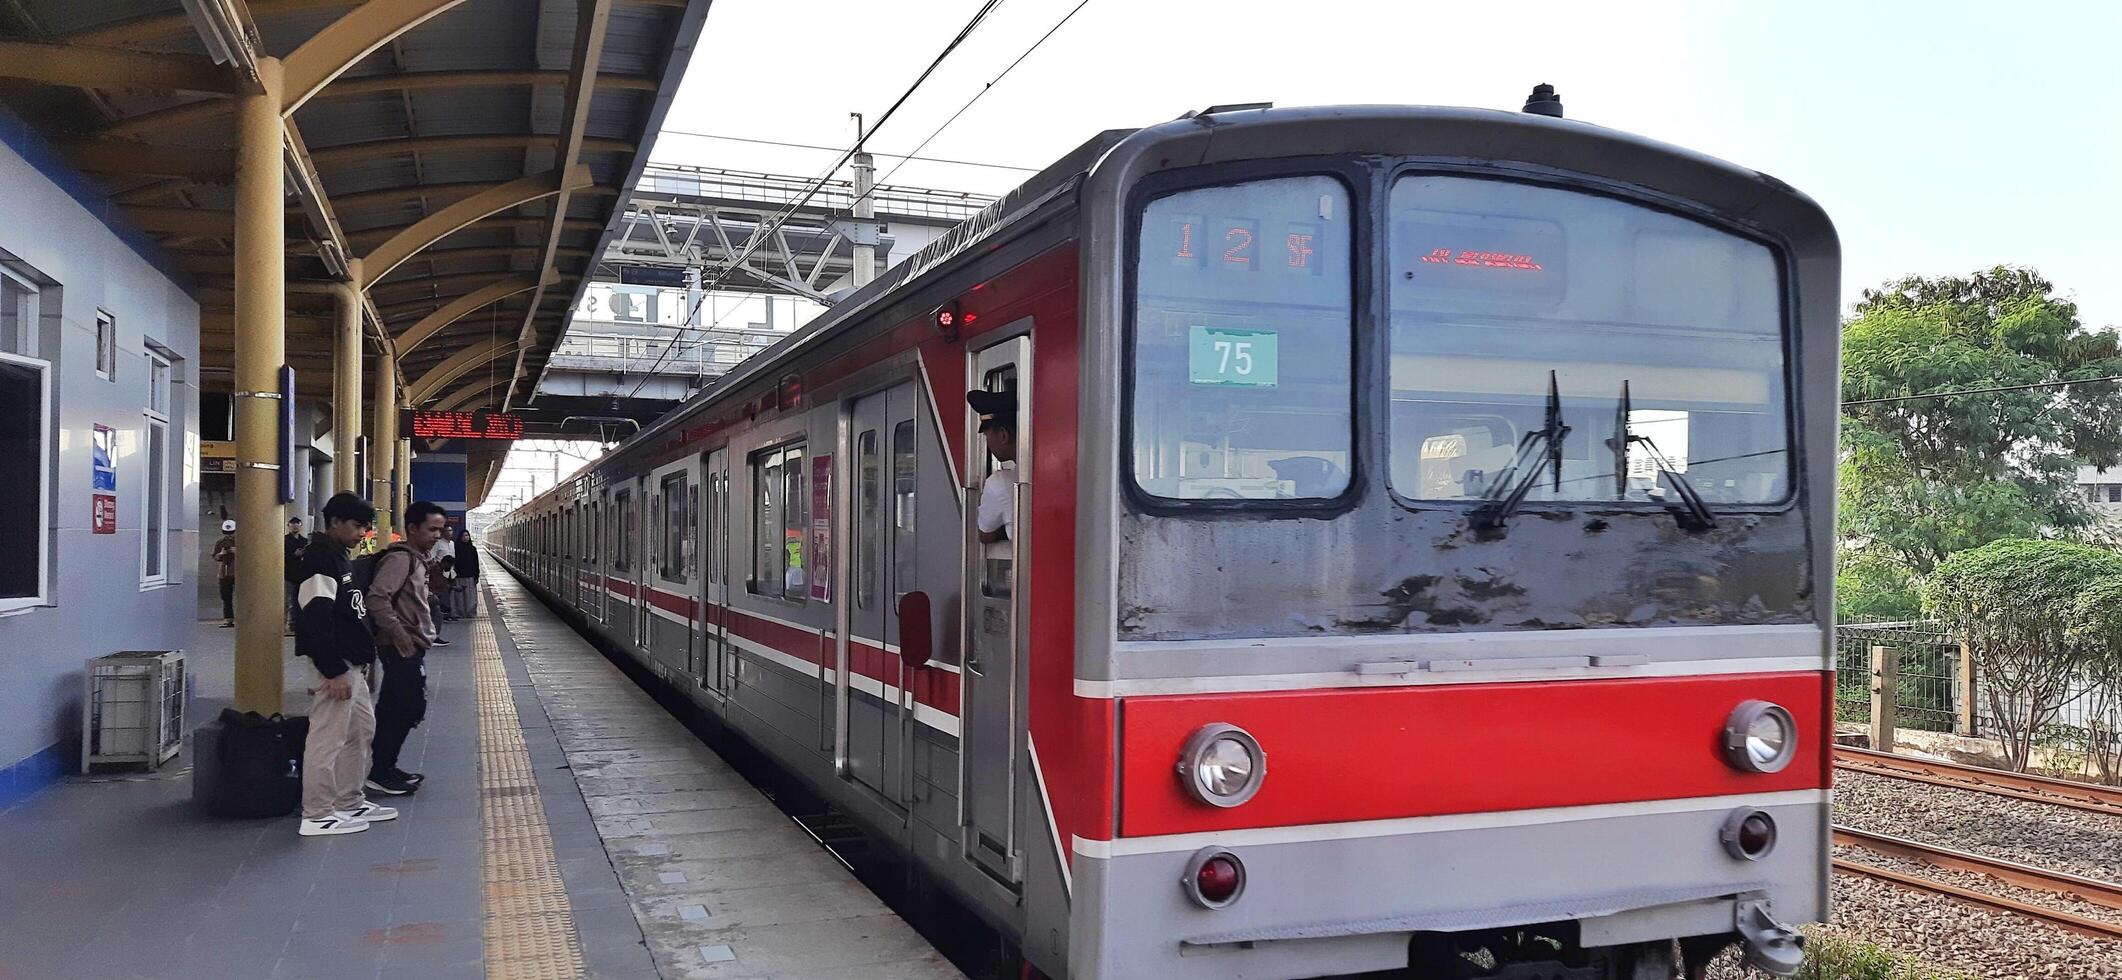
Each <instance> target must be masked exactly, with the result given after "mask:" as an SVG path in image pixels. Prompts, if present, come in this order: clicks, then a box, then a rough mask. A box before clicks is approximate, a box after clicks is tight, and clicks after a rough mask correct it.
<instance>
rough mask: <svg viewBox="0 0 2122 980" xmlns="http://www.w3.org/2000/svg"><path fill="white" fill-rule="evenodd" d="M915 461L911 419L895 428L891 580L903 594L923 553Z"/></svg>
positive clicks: (913, 579)
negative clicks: (917, 523)
mask: <svg viewBox="0 0 2122 980" xmlns="http://www.w3.org/2000/svg"><path fill="white" fill-rule="evenodd" d="M915 459H916V457H915V455H914V423H913V420H912V419H908V420H906V421H903V422H900V423H899V424H898V425H895V426H893V427H892V534H893V535H894V536H893V538H892V581H893V582H894V583H896V584H895V585H894V586H893V587H894V588H895V589H897V590H899V591H900V592H908V591H912V590H913V588H914V582H915V581H917V580H916V579H915V578H914V565H915V562H914V559H915V558H916V556H918V555H919V554H920V551H919V549H918V548H917V547H916V542H915V541H914V511H915V506H914V505H915V504H916V503H917V494H916V491H917V490H918V489H919V487H920V484H919V481H918V479H917V477H918V475H919V468H918V467H917V466H916V464H915ZM937 652H938V653H939V654H940V653H941V652H942V651H940V650H939V651H937Z"/></svg>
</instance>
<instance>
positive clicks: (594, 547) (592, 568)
mask: <svg viewBox="0 0 2122 980" xmlns="http://www.w3.org/2000/svg"><path fill="white" fill-rule="evenodd" d="M590 506H591V507H592V508H593V510H592V511H591V512H590V521H589V534H590V538H589V541H590V544H589V553H590V561H589V586H590V591H589V596H588V601H586V602H584V603H583V604H582V609H583V611H584V612H586V613H588V614H589V615H591V616H595V617H597V623H598V624H599V625H606V624H608V622H609V619H608V617H607V616H606V615H605V611H604V605H605V603H606V602H608V601H610V596H611V592H610V590H611V578H610V576H611V560H612V558H611V554H612V542H611V534H610V532H609V531H607V530H605V528H606V526H607V525H609V524H610V523H611V513H612V507H611V494H610V492H609V491H608V490H605V489H602V488H600V489H599V490H598V491H597V494H596V497H595V499H594V500H592V501H591V504H590Z"/></svg>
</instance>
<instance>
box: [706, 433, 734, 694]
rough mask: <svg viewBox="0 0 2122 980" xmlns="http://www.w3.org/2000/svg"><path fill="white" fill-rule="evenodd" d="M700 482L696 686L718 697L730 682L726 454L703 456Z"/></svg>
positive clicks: (727, 461) (718, 450) (722, 451)
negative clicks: (698, 662)
mask: <svg viewBox="0 0 2122 980" xmlns="http://www.w3.org/2000/svg"><path fill="white" fill-rule="evenodd" d="M700 480H701V482H702V483H703V484H705V485H706V491H707V492H706V494H705V495H704V496H703V497H702V500H701V503H702V506H701V507H700V532H699V533H700V549H701V552H702V554H701V558H700V573H701V577H702V578H703V579H705V584H704V585H703V586H702V588H701V603H702V605H701V617H700V622H701V630H700V650H701V658H702V663H701V672H700V683H701V685H702V686H704V687H706V688H707V689H708V690H710V691H713V692H715V694H716V695H718V696H727V695H728V694H729V687H730V682H731V681H732V680H733V679H734V676H733V675H734V670H733V666H732V665H731V663H730V652H729V450H727V449H717V450H715V451H713V452H711V453H708V454H707V468H706V470H705V471H704V472H703V473H702V474H701V476H700Z"/></svg>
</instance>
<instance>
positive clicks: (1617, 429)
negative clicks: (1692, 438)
mask: <svg viewBox="0 0 2122 980" xmlns="http://www.w3.org/2000/svg"><path fill="white" fill-rule="evenodd" d="M1629 414H1630V412H1629V397H1628V380H1627V379H1626V378H1624V379H1622V381H1621V401H1620V402H1619V403H1618V404H1616V405H1615V406H1614V437H1613V438H1611V439H1608V440H1606V446H1607V448H1609V449H1612V450H1613V451H1614V499H1615V500H1622V499H1626V498H1627V497H1628V447H1629V446H1631V445H1639V446H1642V447H1643V448H1644V449H1645V450H1646V451H1648V452H1649V453H1650V461H1651V463H1652V464H1654V465H1655V466H1657V468H1658V477H1659V479H1661V480H1669V481H1671V483H1672V490H1673V496H1675V497H1678V498H1679V499H1678V500H1665V501H1662V502H1663V503H1664V504H1665V506H1666V509H1668V510H1671V511H1672V512H1673V519H1674V520H1676V521H1679V522H1680V526H1681V527H1682V528H1684V529H1686V530H1689V531H1707V530H1709V529H1710V528H1713V527H1716V526H1717V512H1716V511H1713V510H1710V509H1709V502H1708V501H1706V500H1703V499H1702V495H1701V494H1699V493H1696V492H1695V485H1694V484H1692V483H1689V482H1687V475H1686V474H1684V473H1681V472H1680V470H1679V469H1678V468H1676V467H1675V466H1673V461H1672V460H1671V459H1669V458H1667V457H1666V455H1665V453H1663V452H1662V451H1660V450H1659V449H1658V444H1657V443H1655V442H1652V441H1651V439H1650V437H1649V436H1642V435H1637V434H1636V433H1635V432H1634V431H1633V430H1631V428H1630V427H1629V421H1628V416H1629ZM1658 489H1660V490H1662V489H1664V488H1663V487H1662V486H1661V487H1659V488H1658Z"/></svg>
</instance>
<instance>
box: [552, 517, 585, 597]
mask: <svg viewBox="0 0 2122 980" xmlns="http://www.w3.org/2000/svg"><path fill="white" fill-rule="evenodd" d="M581 519H582V508H581V506H580V505H577V504H570V505H568V507H567V509H566V510H563V511H561V512H560V581H559V582H558V583H556V584H558V586H559V592H560V601H561V602H562V603H563V604H565V605H566V606H568V607H569V608H573V609H579V608H581V607H582V571H581V564H580V563H581V561H582V549H580V548H577V547H575V535H576V533H577V531H576V528H577V525H579V524H580V523H581Z"/></svg>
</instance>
